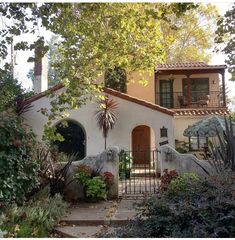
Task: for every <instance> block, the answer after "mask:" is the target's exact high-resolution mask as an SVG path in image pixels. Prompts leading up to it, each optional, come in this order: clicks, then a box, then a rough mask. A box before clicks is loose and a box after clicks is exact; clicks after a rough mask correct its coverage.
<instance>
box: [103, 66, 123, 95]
mask: <svg viewBox="0 0 235 240" xmlns="http://www.w3.org/2000/svg"><path fill="white" fill-rule="evenodd" d="M126 81H127V76H126V71H125V70H124V69H122V68H120V67H115V68H114V69H109V70H107V71H106V72H105V76H104V83H105V87H108V88H112V89H114V90H117V91H120V92H123V93H126Z"/></svg>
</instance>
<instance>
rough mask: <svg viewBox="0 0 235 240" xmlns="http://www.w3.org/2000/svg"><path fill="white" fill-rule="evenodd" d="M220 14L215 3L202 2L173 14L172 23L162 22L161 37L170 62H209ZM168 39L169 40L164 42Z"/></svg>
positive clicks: (167, 59) (167, 60)
mask: <svg viewBox="0 0 235 240" xmlns="http://www.w3.org/2000/svg"><path fill="white" fill-rule="evenodd" d="M218 17H219V13H218V11H217V9H216V7H215V6H214V5H212V4H199V6H198V8H196V9H194V8H193V9H190V10H188V11H187V12H186V13H185V14H184V15H182V16H180V17H177V16H175V15H174V14H172V19H171V22H172V23H174V26H173V27H172V26H171V25H170V24H169V23H168V22H166V21H162V22H161V24H160V29H161V33H162V34H161V41H162V43H163V46H164V52H165V56H166V59H165V61H166V62H167V63H177V62H195V61H203V62H208V61H209V60H210V58H211V56H210V53H209V50H211V49H212V47H213V44H214V38H215V30H214V29H215V28H216V23H217V20H218ZM166 39H167V40H168V41H171V43H170V44H169V43H168V41H167V42H166V44H164V43H165V41H166Z"/></svg>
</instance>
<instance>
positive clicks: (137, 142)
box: [132, 125, 151, 165]
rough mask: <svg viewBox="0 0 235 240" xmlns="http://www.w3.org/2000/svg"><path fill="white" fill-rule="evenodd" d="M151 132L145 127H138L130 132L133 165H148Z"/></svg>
mask: <svg viewBox="0 0 235 240" xmlns="http://www.w3.org/2000/svg"><path fill="white" fill-rule="evenodd" d="M150 132H151V130H150V127H148V126H146V125H139V126H137V127H135V128H134V129H133V131H132V151H133V158H134V159H133V164H141V165H142V164H143V165H148V164H150V149H151V133H150Z"/></svg>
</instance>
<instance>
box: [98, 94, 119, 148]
mask: <svg viewBox="0 0 235 240" xmlns="http://www.w3.org/2000/svg"><path fill="white" fill-rule="evenodd" d="M117 106H118V104H117V102H115V101H114V100H113V99H109V97H108V96H105V97H104V99H102V100H101V101H100V102H99V109H98V110H97V111H95V116H96V121H97V125H98V127H99V129H100V130H101V131H102V132H103V137H104V149H106V145H107V143H106V141H107V137H108V133H109V130H111V129H113V128H114V126H115V123H116V120H117V115H116V113H115V109H116V108H117Z"/></svg>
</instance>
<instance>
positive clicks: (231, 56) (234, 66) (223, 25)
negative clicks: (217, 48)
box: [215, 3, 235, 81]
mask: <svg viewBox="0 0 235 240" xmlns="http://www.w3.org/2000/svg"><path fill="white" fill-rule="evenodd" d="M217 25H218V28H217V31H216V34H217V35H216V39H215V41H216V42H217V43H218V44H221V45H222V46H221V48H222V49H221V51H222V52H223V53H225V54H226V55H227V59H226V61H225V62H226V64H227V65H228V71H229V73H231V75H232V76H231V79H230V80H232V81H235V3H234V4H233V6H232V8H231V9H230V10H228V11H227V12H226V13H225V15H224V16H223V17H222V18H220V19H219V21H218V23H217Z"/></svg>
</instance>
